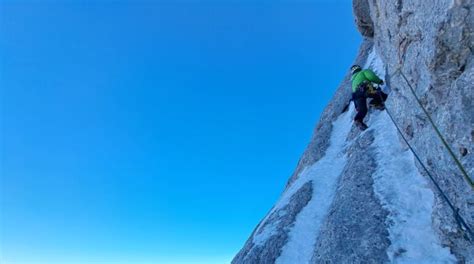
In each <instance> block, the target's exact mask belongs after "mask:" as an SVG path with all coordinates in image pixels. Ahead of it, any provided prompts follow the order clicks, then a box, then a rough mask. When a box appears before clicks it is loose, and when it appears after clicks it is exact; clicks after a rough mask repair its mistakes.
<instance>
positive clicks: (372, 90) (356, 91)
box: [351, 65, 388, 130]
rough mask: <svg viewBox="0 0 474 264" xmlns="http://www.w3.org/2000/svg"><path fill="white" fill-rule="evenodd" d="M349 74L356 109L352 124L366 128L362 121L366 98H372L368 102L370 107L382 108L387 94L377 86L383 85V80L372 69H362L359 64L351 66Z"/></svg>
mask: <svg viewBox="0 0 474 264" xmlns="http://www.w3.org/2000/svg"><path fill="white" fill-rule="evenodd" d="M351 74H352V77H351V81H352V101H354V106H355V108H356V110H357V114H356V116H355V117H354V124H355V125H356V126H357V127H359V128H360V129H361V130H366V129H367V125H366V124H365V123H364V117H365V115H367V98H372V100H371V101H370V102H369V105H370V106H371V107H374V108H375V109H378V110H383V109H384V102H385V100H387V96H388V95H387V94H386V93H384V92H382V90H381V89H380V87H378V86H379V85H383V83H384V82H383V80H382V79H380V78H379V77H378V76H377V75H376V74H375V73H374V72H373V71H372V70H370V69H365V70H362V68H361V67H360V66H359V65H353V66H352V67H351ZM374 84H376V85H377V86H376V85H374Z"/></svg>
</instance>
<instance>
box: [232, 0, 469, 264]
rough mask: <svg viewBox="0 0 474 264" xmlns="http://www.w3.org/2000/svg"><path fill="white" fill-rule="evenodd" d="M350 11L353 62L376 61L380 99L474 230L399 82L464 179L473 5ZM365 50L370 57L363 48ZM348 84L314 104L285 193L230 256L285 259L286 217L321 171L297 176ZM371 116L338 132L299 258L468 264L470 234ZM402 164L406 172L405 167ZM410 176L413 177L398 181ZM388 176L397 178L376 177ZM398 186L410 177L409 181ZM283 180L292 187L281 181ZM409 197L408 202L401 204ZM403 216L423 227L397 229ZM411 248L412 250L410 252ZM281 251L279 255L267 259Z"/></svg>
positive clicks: (446, 1)
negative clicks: (318, 106) (331, 181)
mask: <svg viewBox="0 0 474 264" xmlns="http://www.w3.org/2000/svg"><path fill="white" fill-rule="evenodd" d="M353 8H354V16H355V23H356V26H357V28H358V29H359V31H360V32H361V34H362V35H363V36H364V37H365V39H364V42H363V43H362V45H361V48H360V50H359V54H358V55H357V56H356V60H355V63H357V64H360V65H367V66H370V67H375V68H378V70H379V72H378V73H379V74H381V75H382V76H383V77H384V78H385V80H386V83H387V88H388V89H389V90H390V96H389V99H388V100H387V102H386V105H387V108H388V109H389V110H390V113H391V114H392V115H393V117H394V119H395V121H396V123H397V124H398V125H399V126H400V128H401V130H402V132H403V133H404V135H405V136H406V138H407V139H408V141H409V143H410V144H411V145H412V146H413V148H414V150H415V151H416V152H417V154H418V155H419V156H420V157H421V159H422V162H423V163H424V164H425V165H426V166H427V168H428V170H429V171H430V172H431V173H432V174H433V177H434V179H435V180H436V181H437V182H438V184H439V186H440V188H441V189H442V190H443V191H444V192H445V194H446V196H447V198H448V199H449V200H450V201H451V202H452V203H453V205H454V206H455V207H456V208H457V209H459V214H460V215H461V216H462V217H463V219H464V220H465V221H466V223H467V224H468V225H469V226H470V227H471V228H472V229H474V190H473V189H472V187H471V186H470V185H469V183H468V181H467V180H466V178H465V176H463V174H462V173H461V172H460V169H459V168H458V166H457V165H456V163H455V162H454V160H453V157H452V156H451V155H450V154H449V152H448V151H447V149H446V147H445V146H444V145H443V144H442V143H441V140H440V138H439V137H438V136H437V134H436V133H435V131H434V128H433V126H432V125H431V123H430V122H429V120H428V117H427V115H426V114H425V113H424V112H423V110H422V108H421V107H420V106H419V105H418V102H417V101H416V99H415V96H414V95H413V94H412V91H411V90H410V86H411V87H412V88H413V89H414V92H415V94H416V95H417V96H418V97H419V98H420V100H421V103H422V105H423V107H425V108H426V110H427V112H428V113H429V115H430V117H431V118H432V120H433V122H434V124H435V125H436V127H437V128H438V129H439V131H440V132H441V134H442V135H443V136H444V138H445V139H446V142H447V143H448V145H449V146H450V147H451V149H452V150H453V152H454V155H455V158H457V159H458V160H459V161H460V163H461V164H462V166H463V168H464V169H465V170H466V171H467V173H468V177H472V175H473V174H474V154H473V152H474V144H473V143H474V108H473V99H474V2H473V1H470V0H440V1H418V0H396V1H392V0H378V1H375V0H354V1H353ZM374 54H376V56H377V58H374V57H373V56H374ZM370 56H372V57H371V58H369V57H370ZM375 60H377V62H374V61H375ZM374 63H375V64H374ZM349 66H350V65H341V67H345V68H348V67H349ZM380 71H382V72H380ZM405 78H406V79H407V80H408V83H407V82H406V80H405ZM348 87H349V76H346V77H345V78H344V80H343V81H342V83H341V85H340V87H339V88H338V89H337V90H336V92H335V95H334V97H333V99H332V100H331V101H330V102H329V104H328V106H327V107H326V109H325V110H324V112H323V113H322V115H321V118H320V120H319V123H318V125H317V126H316V128H315V130H314V134H313V137H312V138H311V141H310V143H309V145H308V147H307V149H306V150H305V152H304V153H303V155H302V157H301V159H300V161H299V162H298V165H297V168H296V170H295V173H294V174H293V175H292V176H291V177H290V179H289V181H288V184H287V186H286V188H285V191H284V192H283V194H282V196H283V197H284V196H285V194H286V195H287V194H288V193H289V192H291V193H292V195H291V199H288V202H286V201H285V203H284V204H282V202H281V200H280V201H278V203H277V204H276V206H275V207H274V209H272V210H271V211H270V213H269V215H268V216H267V217H265V218H264V219H263V220H262V222H261V223H260V224H259V225H258V226H257V228H256V229H255V231H254V233H253V234H252V235H251V237H250V238H249V240H248V241H247V243H246V244H245V246H244V247H243V248H242V250H241V251H240V252H239V253H238V255H237V256H236V257H235V259H234V260H233V263H289V262H288V261H287V259H288V258H287V256H288V254H291V252H290V253H289V252H288V250H291V247H290V246H288V244H289V243H290V242H289V241H291V237H292V236H295V234H292V233H291V232H292V230H295V229H297V228H298V226H297V225H298V222H297V220H298V217H302V215H303V214H305V213H304V212H303V211H304V209H305V208H307V207H308V206H310V204H311V203H312V202H313V201H315V202H318V201H317V199H318V198H319V197H320V196H319V193H320V189H318V188H321V186H319V185H320V182H318V179H319V177H324V176H322V175H316V174H317V173H315V175H310V176H308V168H311V167H314V166H318V163H320V162H321V161H322V160H323V159H324V158H325V157H327V155H328V151H329V150H328V149H329V148H330V145H331V144H332V142H331V138H332V137H333V135H334V134H335V133H337V132H338V131H337V129H340V127H339V128H335V127H334V122H336V120H338V119H339V118H340V117H341V113H343V112H344V113H347V112H346V111H348V105H349V102H350V96H351V95H350V89H348ZM372 116H377V114H376V113H373V112H372V113H370V114H369V117H368V121H369V122H374V123H373V124H372V125H371V127H374V128H370V129H369V130H367V131H366V132H364V133H360V132H359V131H357V130H356V129H352V130H351V131H350V133H349V134H348V135H344V137H345V138H344V140H345V142H346V143H345V145H344V146H342V147H341V150H340V152H341V153H340V155H344V157H345V158H344V160H345V165H344V168H343V169H342V170H341V172H340V173H339V174H338V175H337V176H336V185H337V187H336V188H335V190H334V191H335V194H334V195H333V196H328V197H331V201H329V203H330V206H329V208H328V209H327V211H326V213H325V214H324V215H322V216H321V215H318V217H322V218H323V220H322V222H321V224H320V225H314V226H313V225H308V228H313V229H314V230H313V229H312V230H306V231H307V234H309V238H311V239H314V243H310V244H311V247H312V248H311V257H310V258H306V259H305V261H304V263H308V262H309V263H384V262H396V261H397V260H398V259H401V260H405V261H408V260H413V259H415V258H416V256H415V255H416V254H418V255H420V254H422V251H426V252H433V254H432V255H433V256H431V257H432V258H429V256H428V255H430V254H426V256H422V257H421V259H417V260H419V261H421V262H425V263H439V262H443V263H445V262H448V263H451V262H458V263H473V262H474V244H473V243H474V242H473V241H474V237H472V238H470V239H471V241H469V239H468V238H469V234H468V233H467V232H466V230H463V228H462V227H461V226H460V225H459V223H458V221H456V219H455V217H454V215H453V211H452V210H451V208H450V207H449V206H448V205H447V204H446V202H445V201H444V200H443V198H442V197H441V195H440V193H439V192H438V190H437V188H435V186H434V185H433V183H432V182H431V181H430V179H429V178H428V177H427V175H426V173H425V172H424V170H422V169H421V167H420V164H418V163H417V162H415V160H414V158H413V156H410V155H411V154H410V153H408V152H407V151H406V150H407V148H406V145H405V144H404V143H403V142H402V141H401V140H400V139H399V138H397V131H396V129H395V127H394V126H393V125H392V124H391V123H390V124H388V123H387V124H384V125H380V124H379V125H377V123H376V122H390V120H389V119H388V117H387V116H386V113H381V114H380V115H378V116H377V118H374V119H373V118H372ZM349 125H350V124H349ZM389 130H390V131H389ZM380 135H384V136H386V137H392V139H393V140H394V141H393V142H392V145H393V144H397V145H398V146H396V147H394V148H391V146H390V145H384V144H383V139H381V138H380V137H381V136H380ZM385 148H387V149H388V148H390V151H386V152H385V153H392V155H393V156H394V157H384V159H383V160H382V158H381V156H383V153H384V151H385V150H386V149H385ZM405 152H406V153H405ZM381 153H382V154H381ZM331 155H334V153H332V154H331ZM395 156H397V157H395ZM395 162H399V164H400V166H399V167H397V165H398V163H397V164H395V165H393V166H391V169H390V170H388V171H387V170H384V167H386V166H387V164H390V163H395ZM410 162H411V163H410ZM410 166H412V167H413V168H414V169H413V170H415V171H410V170H409V169H408V167H410ZM416 168H418V169H416ZM315 171H317V170H315ZM317 172H318V173H321V171H317ZM302 177H308V178H307V179H303V178H302ZM394 177H399V178H400V181H399V182H396V181H393V179H394ZM414 178H416V179H414ZM410 179H414V182H413V183H408V182H407V181H410ZM471 179H472V178H471ZM304 181H306V182H305V183H304V184H303V183H302V182H304ZM392 183H393V184H398V185H397V186H387V185H388V184H392ZM410 184H413V185H416V186H414V187H413V188H411V186H410ZM295 186H297V187H298V188H297V189H298V190H297V191H295V190H293V189H294V188H295ZM323 189H324V188H323ZM405 192H406V193H405ZM405 196H406V197H408V198H409V199H408V198H407V200H406V201H402V202H400V201H398V200H396V197H405ZM410 199H412V200H410ZM417 199H418V200H417ZM325 202H326V203H327V202H328V201H325ZM423 203H424V204H423ZM416 206H420V207H419V208H418V209H416V210H411V209H410V207H416ZM420 212H421V213H422V214H420ZM423 213H424V214H428V215H427V217H424V218H423ZM417 214H420V215H421V216H419V215H417ZM415 216H416V217H415ZM425 216H426V215H425ZM415 218H423V219H424V220H423V221H420V223H419V224H423V225H422V226H419V227H417V229H418V231H419V232H421V233H419V236H417V235H414V234H408V235H407V236H405V235H404V233H403V232H408V231H407V230H409V229H410V228H412V227H413V226H411V227H410V226H409V227H406V226H404V223H405V222H409V221H412V220H413V219H415ZM318 221H319V220H318ZM397 221H399V223H398V224H397V223H396V222H397ZM414 226H416V225H414ZM300 231H301V230H300ZM397 232H398V233H397ZM428 233H429V234H428ZM424 234H426V236H424ZM418 237H419V238H418ZM309 238H308V239H309ZM407 238H410V239H411V240H416V239H422V240H424V241H425V242H426V241H432V242H430V243H431V244H436V246H435V247H434V248H429V245H428V246H424V245H423V241H421V240H420V243H419V245H417V246H418V248H417V246H414V247H406V243H407V242H406V241H403V240H407ZM410 239H408V240H410ZM415 242H416V241H415ZM404 243H405V244H404ZM426 243H428V242H426ZM417 249H419V250H420V252H413V251H416V250H417ZM301 250H302V251H304V252H307V251H308V249H305V248H302V249H301ZM295 251H297V250H295ZM437 253H439V254H437ZM294 254H295V255H298V254H300V253H299V252H294ZM305 254H306V253H305ZM282 255H285V258H279V257H280V256H282ZM418 257H419V256H418ZM423 257H425V258H426V259H423ZM295 259H298V256H296V257H295ZM300 259H301V258H300ZM441 259H442V260H441ZM285 261H286V262H285ZM402 262H403V261H402ZM302 263H303V262H302Z"/></svg>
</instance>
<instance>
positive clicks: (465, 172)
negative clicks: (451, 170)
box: [395, 68, 474, 190]
mask: <svg viewBox="0 0 474 264" xmlns="http://www.w3.org/2000/svg"><path fill="white" fill-rule="evenodd" d="M397 72H399V73H400V75H401V76H402V77H403V79H404V80H405V82H406V83H407V85H408V87H409V88H410V91H411V93H412V94H413V96H414V97H415V99H416V101H417V102H418V104H419V105H420V107H421V109H423V112H424V113H425V115H426V116H427V117H428V120H429V121H430V123H431V126H433V129H434V130H435V132H436V134H437V135H438V137H439V138H440V140H441V142H442V143H443V145H444V146H445V147H446V149H447V150H448V152H449V154H450V155H451V157H452V158H453V160H454V162H455V163H456V165H457V166H458V168H459V170H461V172H462V175H463V176H464V178H465V180H466V181H467V182H468V183H469V185H470V186H471V188H472V189H473V190H474V182H473V180H472V179H471V177H469V175H468V174H467V171H466V169H464V166H463V165H462V164H461V162H460V161H459V159H458V158H457V157H456V155H454V152H453V150H452V149H451V147H450V146H449V144H448V143H447V142H446V140H445V139H444V137H443V135H442V134H441V132H440V131H439V129H438V127H437V126H436V125H435V123H434V122H433V119H431V116H430V114H429V113H428V111H427V110H426V108H425V107H424V106H423V104H422V103H421V100H420V98H419V97H418V95H416V93H415V89H413V86H412V85H411V84H410V82H409V81H408V78H407V77H406V76H405V74H404V73H403V72H402V70H401V68H398V69H397V70H396V71H395V73H397Z"/></svg>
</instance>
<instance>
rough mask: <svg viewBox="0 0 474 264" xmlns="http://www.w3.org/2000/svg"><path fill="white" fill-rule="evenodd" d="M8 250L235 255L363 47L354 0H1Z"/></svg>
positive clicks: (183, 259)
mask: <svg viewBox="0 0 474 264" xmlns="http://www.w3.org/2000/svg"><path fill="white" fill-rule="evenodd" d="M0 35H1V39H0V56H1V57H0V59H1V60H0V70H1V72H0V91H1V97H0V98H1V112H0V114H1V119H0V121H1V122H0V133H1V163H0V169H1V171H0V180H1V181H0V184H1V185H0V195H1V196H0V198H1V199H0V205H1V208H0V209H1V211H0V213H1V214H0V261H1V262H2V263H38V264H40V263H71V264H72V263H170V264H175V263H225V262H226V261H229V260H230V259H231V257H232V256H233V255H234V254H235V253H237V251H238V250H239V249H240V247H241V246H242V245H243V244H244V242H245V240H246V239H247V237H248V236H249V235H250V233H251V231H252V230H253V228H254V227H255V226H256V224H257V223H258V222H259V221H260V219H261V218H262V217H263V216H264V215H265V213H266V212H267V211H268V210H269V209H270V208H271V206H272V205H273V203H274V202H275V201H276V199H277V198H278V196H279V194H280V192H281V191H282V190H283V187H284V185H285V183H286V181H287V179H288V177H289V176H290V175H291V173H292V171H293V169H294V168H295V166H296V163H297V161H298V159H299V157H300V155H301V153H302V152H303V150H304V148H305V146H306V144H307V143H308V141H309V138H310V136H311V133H312V130H313V128H314V125H315V123H316V121H317V120H318V118H319V115H320V113H321V111H322V110H323V108H324V106H325V105H326V104H327V103H328V101H329V100H330V98H331V96H332V94H333V92H334V90H335V88H336V87H337V86H338V84H339V82H340V81H341V79H342V77H343V76H344V74H345V73H346V71H347V68H348V67H349V66H350V65H351V63H352V61H353V59H354V56H355V54H356V51H357V48H358V45H359V43H360V41H361V38H360V37H359V34H358V33H357V32H356V29H355V27H354V24H353V17H352V10H351V1H349V0H346V1H342V0H341V1H309V0H308V1H292V2H289V1H288V2H285V1H281V2H276V1H260V2H252V1H207V2H203V1H199V2H198V1H176V2H171V1H169V2H162V1H161V2H160V1H155V2H152V1H146V2H141V3H137V2H136V1H130V2H128V1H119V2H116V1H101V2H91V1H82V2H78V1H67V2H60V1H47V2H40V1H17V2H14V1H9V2H5V1H2V2H1V3H0Z"/></svg>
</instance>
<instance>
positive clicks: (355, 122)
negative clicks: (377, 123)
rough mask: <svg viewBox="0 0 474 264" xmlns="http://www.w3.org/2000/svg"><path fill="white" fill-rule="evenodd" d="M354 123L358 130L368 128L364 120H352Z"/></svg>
mask: <svg viewBox="0 0 474 264" xmlns="http://www.w3.org/2000/svg"><path fill="white" fill-rule="evenodd" d="M354 125H356V126H357V127H358V128H359V129H360V130H362V131H364V130H366V129H367V128H369V127H368V126H367V125H366V124H364V122H362V121H360V120H354Z"/></svg>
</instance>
